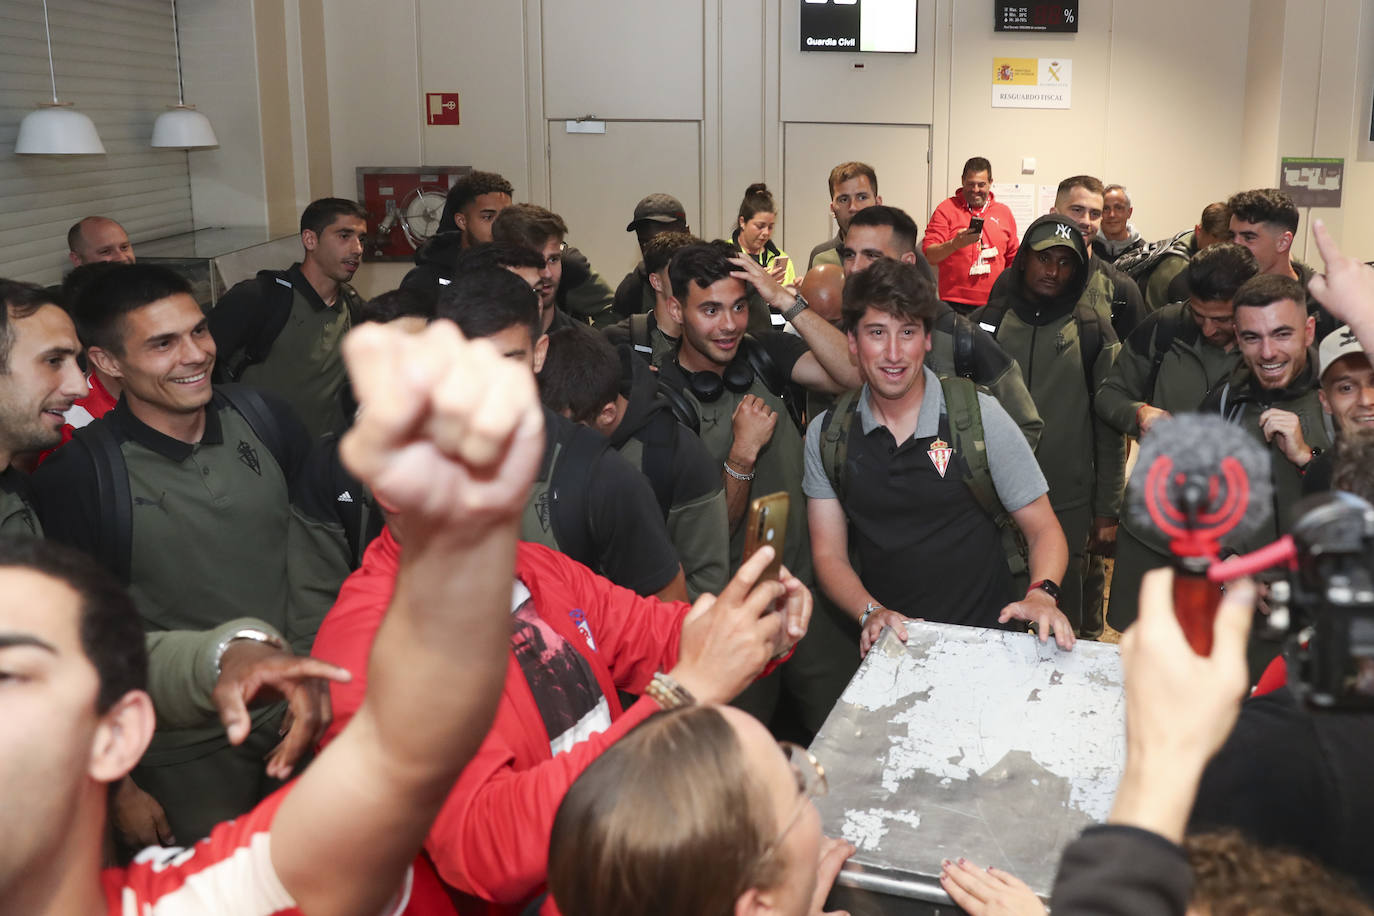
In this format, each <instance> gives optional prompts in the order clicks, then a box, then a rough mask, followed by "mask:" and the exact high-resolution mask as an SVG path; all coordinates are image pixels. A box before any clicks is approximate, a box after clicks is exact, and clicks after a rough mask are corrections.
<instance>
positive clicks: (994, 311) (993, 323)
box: [978, 302, 1007, 337]
mask: <svg viewBox="0 0 1374 916" xmlns="http://www.w3.org/2000/svg"><path fill="white" fill-rule="evenodd" d="M1006 314H1007V307H1006V306H1005V305H1002V304H1001V303H997V304H994V303H991V302H989V303H988V304H987V305H985V306H983V307H982V308H980V309H979V310H978V325H979V327H981V328H982V329H983V330H984V331H987V332H988V333H989V334H991V335H992V336H993V337H996V336H997V329H998V328H1000V327H1001V326H1002V318H1003V316H1005V315H1006Z"/></svg>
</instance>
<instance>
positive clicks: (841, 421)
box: [805, 260, 1074, 652]
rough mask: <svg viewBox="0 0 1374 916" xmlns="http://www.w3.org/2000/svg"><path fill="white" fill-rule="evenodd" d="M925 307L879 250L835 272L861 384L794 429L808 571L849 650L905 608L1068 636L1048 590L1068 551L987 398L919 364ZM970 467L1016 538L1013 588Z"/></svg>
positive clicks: (927, 294) (897, 265) (905, 267)
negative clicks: (849, 624) (1018, 571)
mask: <svg viewBox="0 0 1374 916" xmlns="http://www.w3.org/2000/svg"><path fill="white" fill-rule="evenodd" d="M936 306H937V300H936V298H935V291H934V290H933V289H932V288H931V286H930V284H929V283H928V282H927V281H926V280H925V279H924V278H923V277H921V276H920V274H919V272H918V271H917V270H916V268H915V267H914V266H912V265H910V264H906V263H903V262H901V261H892V260H883V261H880V262H878V263H877V264H875V265H873V266H871V267H869V268H868V269H866V270H863V271H861V272H859V273H857V274H855V275H853V276H852V277H851V278H850V279H849V280H848V281H847V282H846V283H845V299H844V327H845V331H846V334H847V335H848V340H849V352H850V354H851V355H852V356H853V358H854V360H855V361H856V362H857V363H858V366H859V373H860V374H861V375H862V376H863V379H864V387H863V388H862V389H861V390H860V391H859V392H858V393H857V394H854V393H850V394H846V395H844V396H843V397H842V398H841V399H840V401H839V402H838V403H837V404H836V406H835V408H834V409H833V415H827V416H823V417H818V418H817V419H815V420H813V421H812V423H811V425H810V427H809V428H808V430H807V434H806V481H805V489H806V495H807V498H808V502H807V519H808V523H809V527H810V532H811V549H812V555H813V557H814V559H815V565H816V575H817V580H818V581H819V582H820V585H821V587H822V588H823V589H824V590H825V593H826V595H827V596H828V597H829V598H830V600H831V601H833V602H834V603H835V604H836V605H837V606H839V607H840V608H842V609H844V610H845V611H847V612H848V613H849V614H850V615H851V616H853V617H854V618H855V619H856V620H858V621H859V625H860V628H861V631H862V634H861V643H860V651H861V652H867V651H868V649H869V647H870V646H871V645H872V644H873V642H874V641H876V640H877V638H878V636H879V635H880V634H881V633H882V630H883V628H884V627H892V628H893V629H894V630H896V632H897V634H898V636H899V637H901V638H902V639H905V638H906V627H905V622H906V620H907V619H908V618H909V617H922V618H924V619H927V620H934V621H938V622H941V623H959V624H966V625H970V626H980V627H1006V626H1011V627H1017V626H1024V624H1025V622H1027V621H1033V622H1035V624H1036V625H1037V626H1038V628H1039V630H1040V635H1041V638H1042V639H1049V637H1050V635H1051V634H1053V635H1054V636H1055V638H1056V639H1057V640H1058V642H1059V645H1060V646H1061V647H1063V648H1066V649H1067V648H1070V647H1072V645H1073V643H1074V636H1073V632H1072V628H1071V627H1070V626H1069V621H1068V619H1067V618H1066V617H1065V616H1064V614H1063V613H1062V612H1061V611H1060V610H1059V608H1058V600H1057V592H1058V585H1057V583H1058V581H1059V580H1061V579H1062V578H1063V576H1064V570H1065V567H1066V565H1067V563H1068V549H1067V547H1066V546H1065V541H1064V534H1063V531H1062V530H1061V529H1060V527H1059V523H1058V521H1057V520H1056V519H1055V515H1054V510H1053V509H1052V508H1051V507H1050V500H1049V497H1048V496H1047V495H1046V492H1047V487H1046V485H1045V478H1044V476H1043V475H1042V474H1041V473H1040V470H1039V468H1038V467H1037V466H1036V464H1035V459H1034V455H1032V453H1031V450H1030V446H1029V445H1027V444H1026V440H1025V438H1024V437H1023V436H1022V435H1021V433H1020V430H1019V429H1018V428H1017V426H1016V424H1015V423H1014V422H1012V420H1011V418H1010V417H1009V416H1008V415H1007V413H1006V411H1004V410H1003V409H1002V408H1001V406H1000V405H999V404H998V403H997V400H996V398H994V397H992V396H991V395H987V394H982V393H977V392H976V389H975V388H974V386H973V384H972V383H970V382H968V381H967V380H965V379H959V378H953V379H948V380H947V381H944V382H942V381H941V380H940V378H939V377H938V376H936V374H935V373H934V372H933V371H931V369H930V368H929V367H927V366H926V365H925V360H926V356H927V355H928V354H929V353H930V349H931V336H930V329H931V322H932V320H933V318H934V317H935V315H936V313H937V309H936ZM954 399H958V400H954ZM951 414H953V415H954V418H953V419H951V416H950V415H951ZM975 417H976V420H975V419H974V418H975ZM856 418H857V420H858V422H854V421H855V419H856ZM970 421H971V422H970ZM952 423H953V424H955V426H956V427H962V426H963V425H964V424H967V428H968V430H969V431H968V432H966V431H965V430H964V429H963V428H953V429H952V428H951V424H952ZM974 431H976V432H974ZM966 436H967V438H965V437H966ZM827 437H828V438H827ZM975 440H979V441H976V442H975ZM823 442H824V443H825V444H823ZM975 452H978V453H981V454H978V455H975ZM827 458H829V459H830V460H829V461H827ZM975 465H981V466H982V468H983V473H984V474H985V475H986V480H987V481H990V483H991V486H992V489H993V490H994V492H995V498H996V499H997V500H998V503H999V507H1000V510H1001V512H1005V513H1009V514H1010V516H1011V520H1012V522H1013V523H1014V524H1015V525H1017V527H1019V528H1020V529H1021V531H1022V533H1023V534H1024V535H1025V538H1026V542H1027V544H1028V545H1029V548H1030V558H1029V560H1030V575H1031V587H1030V589H1029V590H1028V591H1026V592H1025V594H1024V595H1022V594H1021V593H1020V592H1019V591H1017V590H1015V589H1014V587H1013V585H1012V575H1011V571H1010V569H1009V568H1008V566H1007V563H1006V560H1005V558H1004V555H1003V551H1002V546H1001V534H1000V532H999V530H998V524H997V521H996V520H995V519H994V517H993V516H992V515H991V514H989V512H988V510H987V509H986V508H985V507H984V506H983V505H982V504H981V503H980V501H979V498H978V497H977V496H975V488H974V484H973V483H972V482H971V480H972V478H973V477H974V475H975V473H976V472H975V471H974V470H973V468H974V467H975ZM999 514H1000V513H999ZM856 561H857V564H858V568H857V569H856V568H855V565H854V564H855V562H856ZM1018 622H1019V623H1018Z"/></svg>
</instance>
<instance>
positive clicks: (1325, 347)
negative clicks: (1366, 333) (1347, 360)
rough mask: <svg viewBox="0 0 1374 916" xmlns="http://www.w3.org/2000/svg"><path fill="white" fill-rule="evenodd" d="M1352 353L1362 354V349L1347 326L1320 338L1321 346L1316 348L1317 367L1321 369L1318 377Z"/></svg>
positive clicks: (1357, 339) (1358, 340)
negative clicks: (1337, 361)
mask: <svg viewBox="0 0 1374 916" xmlns="http://www.w3.org/2000/svg"><path fill="white" fill-rule="evenodd" d="M1352 353H1364V347H1363V346H1361V345H1360V339H1359V338H1358V337H1356V336H1355V332H1354V331H1352V330H1350V326H1349V325H1345V326H1343V327H1339V328H1337V329H1336V330H1334V331H1332V332H1331V333H1330V334H1327V335H1326V337H1324V338H1322V342H1321V346H1320V347H1318V348H1317V365H1318V366H1320V368H1321V371H1320V372H1319V373H1318V376H1319V377H1320V376H1324V375H1326V370H1328V369H1330V368H1331V367H1332V366H1333V365H1335V363H1336V360H1338V359H1340V358H1342V357H1344V356H1349V355H1350V354H1352Z"/></svg>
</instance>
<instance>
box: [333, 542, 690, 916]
mask: <svg viewBox="0 0 1374 916" xmlns="http://www.w3.org/2000/svg"><path fill="white" fill-rule="evenodd" d="M399 551H400V548H399V547H398V545H397V543H396V541H395V540H394V539H393V538H392V537H391V533H390V532H389V531H384V532H383V533H382V535H381V537H379V538H377V539H376V540H375V541H374V542H373V543H372V546H371V547H369V548H368V550H367V553H366V554H365V555H364V557H363V565H362V566H361V567H360V568H359V569H358V571H357V572H355V573H353V575H352V576H350V577H349V578H348V580H347V581H346V582H345V583H344V586H343V589H342V590H341V591H340V592H339V598H338V601H337V602H335V604H334V607H333V609H332V610H331V611H330V612H329V615H328V616H327V617H326V618H325V621H324V624H323V625H322V626H321V627H320V632H319V635H318V636H317V637H316V638H315V648H314V652H313V654H314V655H315V656H316V657H318V658H323V659H325V660H327V661H330V662H333V663H334V664H337V665H342V666H343V667H345V668H347V669H348V670H349V671H351V672H353V680H351V681H350V682H348V683H346V684H337V683H336V684H331V685H330V699H331V700H332V701H333V707H334V721H333V723H332V724H331V725H330V727H329V730H328V731H327V732H326V733H325V737H324V741H325V742H328V741H329V740H331V739H332V738H333V737H334V736H335V735H337V734H338V733H339V731H340V729H342V728H343V726H344V725H345V724H346V723H347V722H348V720H349V719H350V718H351V717H352V715H353V713H355V712H356V711H357V709H358V706H359V704H360V703H361V702H362V698H363V694H364V692H365V691H366V689H367V677H366V675H367V658H368V654H369V651H370V650H371V646H372V639H373V637H374V636H375V635H376V632H377V627H378V626H379V625H380V624H381V621H382V616H383V613H384V612H385V610H386V607H387V604H388V603H389V602H390V600H391V592H392V589H393V587H394V585H395V579H396V569H397V558H398V556H399ZM515 569H516V575H517V576H518V577H519V578H520V580H521V581H522V582H523V583H524V584H525V586H526V587H527V588H528V589H529V590H530V594H531V597H532V599H533V602H534V607H535V609H536V611H537V612H538V614H539V616H540V617H541V618H543V619H544V620H545V621H547V622H548V623H549V624H550V625H551V626H552V627H553V628H554V629H555V630H557V631H558V632H559V633H560V634H561V635H562V636H563V638H564V639H566V640H568V642H569V643H570V644H571V645H573V646H574V647H575V648H576V649H577V650H578V651H579V652H580V653H581V654H582V655H583V656H584V657H585V658H586V659H587V661H588V662H589V664H590V665H591V668H592V671H593V673H594V674H595V676H596V679H597V682H598V683H599V685H600V687H601V692H602V693H603V694H604V695H605V697H606V702H607V703H608V704H609V706H610V710H611V717H612V720H613V724H612V725H611V727H610V728H609V729H608V730H607V731H605V732H602V733H601V734H598V735H594V736H592V737H591V738H589V739H587V740H585V741H583V742H581V743H580V744H577V745H576V746H575V747H573V749H572V750H570V751H568V752H566V753H562V754H559V755H558V757H557V758H553V757H552V753H551V750H550V747H549V735H548V733H547V732H546V730H545V727H544V724H543V720H542V719H541V717H540V713H539V709H538V707H536V706H535V702H534V696H533V694H532V693H531V691H530V688H529V685H528V683H527V682H526V680H525V676H524V674H523V673H522V671H521V669H520V665H519V663H518V662H517V661H516V660H515V656H514V654H513V653H512V654H511V655H510V657H509V661H508V664H507V668H506V686H505V689H504V691H503V693H502V696H501V703H500V706H499V707H498V709H497V712H496V721H495V723H494V724H493V725H492V729H491V731H490V733H488V735H487V737H486V740H485V741H483V742H482V746H481V747H480V748H479V749H478V751H477V755H476V756H475V757H474V758H473V759H472V761H471V762H470V763H469V764H468V765H467V767H466V768H465V769H464V770H463V774H462V776H461V777H460V778H459V779H458V782H457V784H456V785H455V786H454V787H453V791H452V792H451V793H450V794H449V797H448V800H447V801H446V802H445V803H444V807H443V809H442V810H441V811H440V813H439V817H438V819H437V820H436V821H435V822H434V826H433V828H431V830H430V834H429V838H428V840H426V843H425V848H426V849H427V850H428V852H429V854H430V856H431V857H432V858H433V860H434V864H435V867H436V868H437V869H438V871H439V874H440V876H441V877H442V878H443V879H444V880H445V881H446V882H447V883H448V884H450V885H452V886H453V887H454V888H456V889H457V890H459V891H460V892H462V893H463V894H466V895H470V897H472V898H476V899H473V900H469V901H467V902H466V903H462V902H460V904H459V910H460V912H463V913H482V912H490V913H518V912H519V911H520V909H521V907H522V906H523V905H524V904H526V903H528V902H529V901H530V900H531V899H532V898H534V897H535V896H537V895H538V894H539V893H540V892H541V891H542V889H543V886H544V881H545V877H546V873H547V870H548V847H549V834H550V831H551V829H552V827H553V818H554V814H555V813H556V812H557V810H558V805H559V803H561V802H562V800H563V795H564V794H565V793H566V792H567V790H568V787H569V786H570V785H571V784H572V782H573V780H574V779H576V778H577V776H578V775H579V774H580V773H581V772H582V770H583V768H585V767H586V766H587V764H589V763H591V761H593V760H594V759H596V757H597V756H598V755H599V754H600V753H601V752H602V751H603V750H604V749H605V748H607V747H609V746H610V745H611V744H612V743H614V742H615V741H617V740H619V739H620V737H621V736H623V735H624V734H625V733H626V732H628V731H629V730H630V729H631V728H633V727H634V726H635V725H638V724H639V723H640V722H642V721H644V720H645V719H646V718H648V717H649V715H650V714H652V713H653V712H655V711H656V710H657V709H658V706H657V704H655V703H654V701H653V700H650V699H647V698H642V699H640V700H639V701H638V702H637V703H635V704H634V705H633V706H631V707H630V708H629V709H628V710H625V711H622V709H621V706H620V701H619V699H618V697H617V694H616V688H623V689H625V690H627V691H629V692H631V693H641V692H642V691H643V689H644V685H645V684H647V683H648V681H649V679H650V678H651V677H653V674H654V672H655V671H667V670H669V669H671V668H672V667H673V665H674V664H675V663H676V661H677V655H678V640H679V637H680V634H681V630H682V620H683V618H684V617H685V616H686V615H687V611H688V610H689V609H690V605H688V604H686V603H682V602H678V603H675V604H665V603H663V602H660V601H658V600H657V599H654V598H641V597H640V596H639V595H636V594H635V593H634V592H632V591H630V590H629V589H625V588H621V587H619V586H617V585H613V584H612V583H611V582H609V581H608V580H606V579H604V578H602V577H601V576H598V575H596V574H595V573H593V572H592V571H591V570H589V569H587V568H586V567H585V566H582V565H580V564H578V563H576V562H574V561H572V560H570V559H568V558H567V557H565V556H564V555H563V554H560V553H557V552H555V551H552V550H549V549H548V548H545V547H541V546H539V545H536V544H526V543H522V544H520V547H519V552H518V553H517V555H516V564H515ZM423 721H424V711H423V710H417V711H416V724H417V727H421V726H422V725H423ZM484 901H485V902H484Z"/></svg>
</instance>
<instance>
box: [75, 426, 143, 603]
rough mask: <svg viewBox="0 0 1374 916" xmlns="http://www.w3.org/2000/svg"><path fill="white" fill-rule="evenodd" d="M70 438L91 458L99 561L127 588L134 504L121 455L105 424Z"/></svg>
mask: <svg viewBox="0 0 1374 916" xmlns="http://www.w3.org/2000/svg"><path fill="white" fill-rule="evenodd" d="M72 438H73V439H75V440H76V441H77V442H80V443H81V445H82V446H83V447H84V448H85V449H86V451H87V453H88V454H89V455H90V456H91V466H92V468H93V470H94V474H95V487H96V493H97V494H98V495H99V498H98V500H97V501H96V506H97V511H98V512H99V513H100V532H99V536H98V537H99V540H98V543H99V548H98V549H99V551H100V558H101V560H102V561H103V563H104V565H105V567H106V568H107V569H109V570H110V571H111V572H113V573H114V574H115V575H116V576H117V577H118V578H119V581H120V582H122V583H124V584H125V585H128V584H129V576H130V572H131V570H132V566H133V534H134V505H133V503H134V501H133V495H132V493H131V491H130V489H129V466H128V464H127V463H125V461H124V452H123V451H121V450H120V448H119V439H118V437H117V436H116V435H115V431H114V428H113V427H112V426H111V424H110V423H109V422H108V421H107V422H103V423H102V422H97V423H91V424H88V425H86V426H83V427H82V428H81V429H78V430H77V431H76V433H75V434H74V435H73V437H72Z"/></svg>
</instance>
